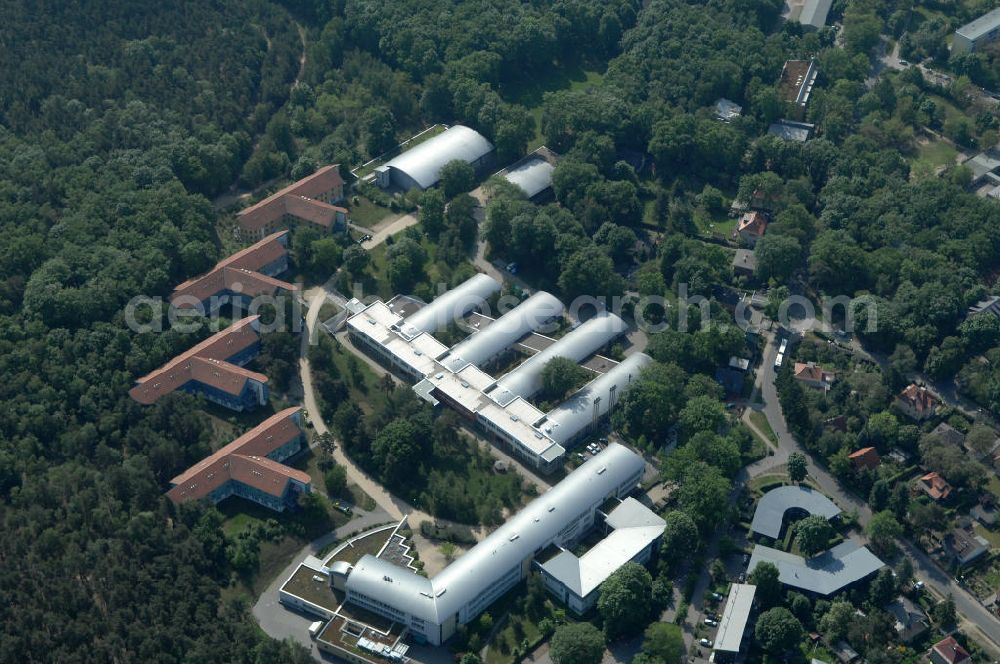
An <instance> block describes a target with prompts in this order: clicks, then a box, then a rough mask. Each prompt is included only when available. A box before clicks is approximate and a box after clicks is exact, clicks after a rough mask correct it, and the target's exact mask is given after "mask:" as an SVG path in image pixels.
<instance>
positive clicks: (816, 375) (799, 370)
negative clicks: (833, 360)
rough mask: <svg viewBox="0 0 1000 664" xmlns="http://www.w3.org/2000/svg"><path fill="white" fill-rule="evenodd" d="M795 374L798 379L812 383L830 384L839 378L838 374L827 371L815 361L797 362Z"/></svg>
mask: <svg viewBox="0 0 1000 664" xmlns="http://www.w3.org/2000/svg"><path fill="white" fill-rule="evenodd" d="M794 374H795V377H796V378H797V379H798V380H804V381H807V382H810V383H827V384H830V383H833V381H834V380H836V378H837V374H835V373H833V372H832V371H827V370H826V369H824V368H823V367H821V366H819V365H818V364H816V363H815V362H796V363H795V371H794Z"/></svg>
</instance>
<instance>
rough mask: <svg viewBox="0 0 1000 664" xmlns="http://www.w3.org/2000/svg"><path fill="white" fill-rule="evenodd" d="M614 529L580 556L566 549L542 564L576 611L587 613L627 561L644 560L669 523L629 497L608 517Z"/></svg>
mask: <svg viewBox="0 0 1000 664" xmlns="http://www.w3.org/2000/svg"><path fill="white" fill-rule="evenodd" d="M604 523H605V524H606V525H607V527H608V528H610V529H611V532H610V533H609V534H608V536H607V537H605V538H604V539H602V540H601V541H600V542H598V543H597V544H595V545H594V546H593V547H591V548H590V550H589V551H587V552H586V553H585V554H583V555H582V556H580V557H577V556H576V555H574V554H573V552H572V551H567V550H566V549H563V550H562V551H561V552H560V553H559V554H557V555H556V556H555V557H553V558H551V559H550V560H548V561H546V562H544V563H540V564H539V565H538V567H539V569H540V570H541V571H542V573H543V574H544V575H545V576H546V579H545V582H546V585H547V586H548V587H549V589H550V590H552V591H553V592H554V593H555V595H556V596H557V597H559V599H560V600H561V601H563V602H565V603H566V604H568V605H569V606H570V608H572V609H573V610H574V611H576V612H577V613H580V614H582V613H585V612H586V611H588V610H589V609H590V607H592V606H593V605H594V602H595V601H596V600H597V594H598V589H599V588H600V585H601V584H602V583H604V581H605V580H606V579H607V578H608V577H609V576H611V575H612V574H613V573H614V572H615V570H617V569H618V568H619V567H621V566H622V565H624V564H625V563H627V562H630V561H633V560H637V561H640V562H645V561H646V560H647V559H648V558H649V553H650V548H651V546H652V545H654V544H655V543H656V542H657V541H658V540H659V539H660V536H661V535H663V529H664V528H665V527H666V522H665V521H664V520H663V519H661V518H660V517H659V516H657V515H656V514H655V513H654V512H652V511H651V510H650V509H649V508H647V507H646V506H645V505H643V504H642V503H640V502H639V501H638V500H636V499H635V498H626V499H625V500H624V501H622V503H621V504H619V505H618V506H616V507H615V508H614V509H613V510H611V512H610V513H609V514H608V515H607V518H605V520H604Z"/></svg>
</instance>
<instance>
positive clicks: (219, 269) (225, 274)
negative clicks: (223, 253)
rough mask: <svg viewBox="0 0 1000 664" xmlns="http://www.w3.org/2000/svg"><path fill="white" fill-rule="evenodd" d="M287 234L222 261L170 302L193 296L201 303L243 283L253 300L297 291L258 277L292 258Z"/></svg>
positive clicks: (185, 305)
mask: <svg viewBox="0 0 1000 664" xmlns="http://www.w3.org/2000/svg"><path fill="white" fill-rule="evenodd" d="M287 234H288V231H280V232H278V233H274V234H272V235H269V236H267V237H266V238H264V239H263V240H261V241H260V242H257V243H255V244H253V245H251V246H249V247H247V248H246V249H243V250H241V251H238V252H236V253H235V254H233V255H232V256H229V257H228V258H225V259H223V260H221V261H219V262H218V263H217V264H216V266H215V267H214V268H212V269H211V270H210V271H209V272H206V273H205V274H202V275H199V276H197V277H194V278H192V279H188V280H187V281H185V282H184V283H182V284H181V285H179V286H177V288H175V289H174V292H173V294H172V295H171V296H170V301H171V302H173V301H174V300H176V299H177V298H179V297H181V296H192V297H194V298H196V299H197V300H198V301H200V302H201V301H205V300H207V299H208V298H210V297H211V296H213V295H215V294H217V293H221V292H222V291H224V290H226V289H227V288H228V289H232V287H233V285H234V284H236V283H240V284H241V286H242V287H243V288H242V291H241V292H244V293H248V294H249V295H251V296H254V295H260V294H262V293H267V294H269V295H270V294H273V293H274V292H275V290H277V289H278V288H283V289H285V290H292V289H294V288H295V286H293V285H292V284H289V283H286V282H284V281H281V280H279V279H274V278H272V277H268V276H266V275H263V274H259V273H258V270H260V269H261V268H263V267H264V266H266V265H270V264H271V263H273V262H274V261H276V260H278V259H279V258H281V257H282V256H286V255H287V254H288V249H287V248H286V247H285V242H286V240H284V239H283V238H284V236H286V235H287ZM178 306H179V308H188V307H193V306H194V305H193V303H187V302H185V303H182V304H180V305H178Z"/></svg>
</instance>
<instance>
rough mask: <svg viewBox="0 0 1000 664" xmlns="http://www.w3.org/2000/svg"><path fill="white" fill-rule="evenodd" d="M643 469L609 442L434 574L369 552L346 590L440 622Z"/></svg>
mask: <svg viewBox="0 0 1000 664" xmlns="http://www.w3.org/2000/svg"><path fill="white" fill-rule="evenodd" d="M644 467H645V463H644V461H643V459H642V457H640V456H639V455H637V454H636V453H635V452H632V451H631V450H630V449H628V448H627V447H623V446H622V445H619V444H617V443H611V444H610V445H608V447H607V448H606V449H605V450H604V451H602V452H601V453H599V454H598V455H597V456H595V457H593V458H591V459H590V460H589V461H587V462H586V463H584V464H583V465H582V466H580V467H579V468H577V469H576V470H574V471H573V472H571V473H570V474H569V475H567V476H566V478H565V479H564V480H563V481H562V482H560V483H559V484H557V485H555V486H554V487H552V488H551V489H550V490H549V491H547V492H546V493H544V494H542V495H541V496H539V497H538V498H536V499H535V500H533V501H531V502H530V503H529V504H528V505H527V506H525V508H524V509H522V510H521V511H520V512H518V513H517V514H516V515H514V517H512V518H511V519H510V520H508V521H507V522H506V523H505V524H504V525H502V526H500V527H499V528H497V529H496V530H495V531H493V532H492V533H491V534H490V535H489V536H488V537H487V538H486V539H484V540H483V541H481V542H480V543H479V544H477V545H476V546H474V547H472V548H471V549H470V550H469V551H468V552H466V553H465V555H463V556H461V557H459V558H458V559H457V560H455V562H453V563H451V564H450V565H448V566H447V567H445V568H444V569H443V570H441V572H440V573H438V575H437V576H435V577H434V578H433V579H426V578H424V577H422V576H418V575H416V574H414V573H413V572H411V571H410V570H406V569H403V568H401V567H399V566H397V565H393V564H392V563H389V562H386V561H383V560H380V559H378V558H375V557H374V556H372V555H370V554H368V555H365V556H364V557H363V558H361V560H360V561H359V562H358V564H357V565H355V566H354V571H352V572H351V575H350V576H349V577H347V589H348V591H349V592H358V593H362V594H364V595H367V596H368V597H372V598H375V599H377V600H378V601H380V602H383V603H385V604H388V605H389V606H392V607H395V608H396V609H398V610H400V611H403V612H405V613H409V614H410V615H413V616H417V617H418V618H420V619H422V620H425V621H432V622H434V623H436V624H442V623H443V622H444V621H445V620H447V619H449V618H450V617H451V616H453V615H456V614H458V613H459V612H460V611H461V610H462V609H463V608H464V607H466V606H467V605H468V604H470V603H471V602H472V601H473V600H475V599H476V598H477V597H480V596H481V595H483V594H485V593H486V592H487V591H488V589H489V588H490V586H491V585H492V584H493V583H494V582H496V581H497V580H498V579H499V578H501V577H502V576H503V575H505V574H506V573H507V572H508V571H510V570H511V569H512V568H514V567H515V566H518V565H520V564H521V563H522V562H523V561H524V560H526V559H527V558H529V557H530V556H531V555H532V554H534V552H535V551H537V550H538V549H541V548H544V547H545V546H548V544H549V543H551V542H553V541H557V542H558V536H559V533H560V532H561V531H562V530H563V529H564V528H566V527H567V526H568V525H570V524H571V523H572V522H573V520H574V519H576V518H577V517H578V516H580V515H581V514H583V513H584V512H586V511H588V510H590V509H593V508H595V507H597V506H600V505H601V503H603V502H604V501H605V500H606V499H607V498H608V497H609V496H611V495H614V496H616V497H620V496H619V495H618V492H619V489H620V488H621V487H622V485H623V484H624V483H626V482H627V481H628V480H629V479H630V478H632V477H634V476H635V475H636V474H637V473H638V474H641V473H642V471H643V469H644ZM631 488H632V487H627V490H630V489H631ZM467 618H468V617H467Z"/></svg>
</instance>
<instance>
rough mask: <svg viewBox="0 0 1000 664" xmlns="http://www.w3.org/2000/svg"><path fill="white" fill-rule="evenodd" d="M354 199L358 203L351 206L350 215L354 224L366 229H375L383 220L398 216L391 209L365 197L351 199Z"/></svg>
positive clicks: (352, 198)
mask: <svg viewBox="0 0 1000 664" xmlns="http://www.w3.org/2000/svg"><path fill="white" fill-rule="evenodd" d="M354 198H357V200H358V202H357V203H356V204H353V203H352V204H351V206H350V214H349V215H348V217H349V218H350V220H351V223H352V224H356V225H358V226H364V227H365V228H374V227H375V226H376V225H377V224H378V223H379V222H380V221H382V220H383V219H385V218H387V217H390V216H392V215H394V214H396V213H395V212H393V211H392V210H390V209H389V208H387V207H383V206H381V205H379V204H378V203H375V202H374V201H372V200H370V199H368V198H366V197H365V196H357V197H351V200H352V201H353V200H354Z"/></svg>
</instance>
